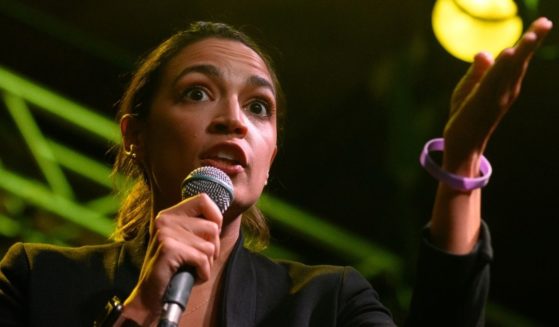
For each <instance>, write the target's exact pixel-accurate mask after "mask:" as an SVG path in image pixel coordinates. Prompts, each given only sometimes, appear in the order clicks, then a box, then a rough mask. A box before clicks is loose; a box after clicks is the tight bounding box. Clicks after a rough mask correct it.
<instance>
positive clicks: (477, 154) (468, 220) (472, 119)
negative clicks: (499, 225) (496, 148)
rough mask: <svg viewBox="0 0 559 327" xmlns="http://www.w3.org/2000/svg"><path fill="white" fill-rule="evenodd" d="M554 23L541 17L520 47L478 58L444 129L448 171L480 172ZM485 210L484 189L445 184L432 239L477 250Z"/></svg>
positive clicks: (454, 248) (446, 246) (460, 250)
mask: <svg viewBox="0 0 559 327" xmlns="http://www.w3.org/2000/svg"><path fill="white" fill-rule="evenodd" d="M551 27H552V24H551V22H550V21H549V20H547V19H546V18H540V19H538V20H536V21H535V22H534V23H533V24H532V25H531V26H530V28H529V29H528V31H527V32H526V33H525V34H524V35H523V37H522V38H521V39H520V40H519V42H518V43H517V45H516V46H515V47H513V48H510V49H506V50H504V51H503V52H502V53H501V54H500V55H499V56H498V57H497V58H496V59H495V60H493V59H492V58H491V56H490V55H488V54H486V53H480V54H478V55H477V56H476V57H475V60H474V63H473V64H472V66H471V67H470V69H469V70H468V72H467V73H466V75H465V76H464V77H463V78H462V80H461V81H460V83H459V84H458V86H457V87H456V89H455V91H454V93H453V96H452V100H451V111H450V119H449V121H448V123H447V125H446V126H445V130H444V139H445V143H446V144H445V151H444V156H443V163H442V165H443V169H444V170H446V171H447V172H450V173H453V174H456V175H461V176H464V177H476V176H477V175H478V172H479V160H480V158H481V156H482V155H483V152H484V150H485V148H486V146H487V143H488V142H489V139H490V137H491V135H492V133H493V131H494V130H495V129H496V127H497V126H498V124H499V122H500V121H501V119H502V118H503V117H504V115H505V114H506V113H507V112H508V110H509V108H510V107H511V105H512V104H513V103H514V101H515V100H516V98H517V97H518V95H519V92H520V86H521V84H522V80H523V78H524V75H525V74H526V70H527V68H528V64H529V62H530V59H531V58H532V56H533V54H534V51H535V50H536V49H537V48H538V46H539V45H540V44H541V41H542V40H543V39H544V38H545V36H546V35H547V33H548V32H549V30H550V29H551ZM480 212H481V190H480V189H476V190H472V191H469V192H464V191H458V190H454V189H452V188H450V187H449V186H448V185H446V184H444V183H439V186H438V190H437V194H436V198H435V204H434V208H433V215H432V218H431V221H430V239H431V242H433V244H434V245H436V246H437V247H439V248H440V249H442V250H445V251H448V252H450V253H454V254H467V253H469V252H471V251H472V249H473V248H474V246H475V244H476V243H477V241H478V238H479V230H480V221H481V218H480V216H481V214H480Z"/></svg>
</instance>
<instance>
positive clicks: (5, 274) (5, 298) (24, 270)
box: [0, 243, 29, 327]
mask: <svg viewBox="0 0 559 327" xmlns="http://www.w3.org/2000/svg"><path fill="white" fill-rule="evenodd" d="M28 272H29V263H28V260H27V256H26V254H25V249H24V246H23V244H22V243H16V244H14V245H12V246H11V247H10V249H9V250H8V252H7V253H6V254H5V255H4V257H3V258H2V261H0V326H7V327H8V326H24V325H25V321H26V320H25V317H26V314H25V297H26V293H27V290H26V285H27V282H26V281H27V279H28Z"/></svg>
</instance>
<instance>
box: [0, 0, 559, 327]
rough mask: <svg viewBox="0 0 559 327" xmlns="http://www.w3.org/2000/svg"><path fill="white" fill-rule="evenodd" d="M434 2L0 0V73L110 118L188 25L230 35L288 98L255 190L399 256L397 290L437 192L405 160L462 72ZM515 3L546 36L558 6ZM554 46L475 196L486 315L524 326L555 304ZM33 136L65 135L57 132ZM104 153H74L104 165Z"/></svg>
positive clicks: (535, 70) (530, 79)
mask: <svg viewBox="0 0 559 327" xmlns="http://www.w3.org/2000/svg"><path fill="white" fill-rule="evenodd" d="M433 4H434V1H419V0H401V1H386V0H385V1H382V0H369V1H365V0H363V1H295V0H289V1H278V0H275V1H256V0H254V1H249V0H245V1H223V2H219V1H208V0H196V1H187V0H183V1H177V0H165V1H134V0H122V1H121V0H112V1H106V0H95V1H91V0H86V1H71V0H57V1H29V0H27V1H24V0H21V1H12V0H9V1H3V4H0V9H1V11H0V36H1V44H2V45H1V50H0V65H2V66H4V67H7V68H9V69H11V70H13V71H15V72H18V73H20V74H22V75H24V76H27V77H28V78H30V79H32V80H35V81H37V82H39V83H40V84H42V85H45V86H47V87H48V88H50V89H54V90H57V91H58V92H59V93H62V94H64V95H65V96H67V97H69V98H71V99H74V100H76V101H77V102H80V103H82V104H85V105H87V106H89V107H91V108H95V109H96V110H98V112H99V113H100V114H102V115H105V116H107V117H113V116H114V113H115V110H114V103H115V102H116V101H117V100H118V99H119V97H120V95H121V92H122V91H123V89H124V87H125V85H126V82H127V81H128V77H129V74H130V72H131V71H132V68H133V63H134V62H135V60H136V59H137V58H138V57H139V56H140V55H142V54H145V53H146V52H147V51H148V50H150V49H151V48H153V47H155V46H156V45H157V44H158V43H159V42H160V41H162V40H163V39H164V38H166V37H167V36H169V35H170V34H171V33H172V32H174V31H176V30H178V29H181V28H183V27H185V26H187V25H188V23H189V22H192V21H194V20H215V21H223V22H227V23H230V24H232V25H234V26H237V27H242V28H243V29H244V30H245V31H247V32H248V34H250V35H251V36H253V37H255V38H256V39H257V40H258V41H259V42H261V43H262V44H263V45H264V47H265V48H267V49H268V50H269V52H270V53H271V54H272V57H273V58H274V61H275V64H276V68H277V71H278V74H279V77H280V80H281V81H282V83H283V87H284V89H285V91H286V94H287V103H288V114H287V120H286V123H285V131H284V134H283V136H282V142H281V147H280V153H279V157H278V158H277V160H276V163H275V165H274V167H273V172H272V174H271V175H272V180H271V183H270V185H269V188H268V191H269V192H270V193H272V194H274V195H276V196H277V197H279V198H281V199H284V200H286V201H289V202H290V203H292V204H294V205H296V206H298V207H300V208H303V209H305V210H308V211H309V212H312V213H313V214H316V215H318V216H320V217H321V218H322V219H324V220H327V221H330V222H333V223H335V224H338V225H340V226H342V227H343V228H345V229H347V230H350V231H352V232H354V233H356V234H357V235H360V236H363V237H365V238H367V239H371V240H374V241H375V242H377V243H379V244H382V245H383V246H384V247H386V248H387V249H389V250H391V251H393V252H395V253H397V254H398V255H400V256H401V257H402V258H404V259H405V262H406V263H407V266H406V274H405V275H406V278H408V279H410V278H411V276H412V275H413V262H414V259H415V254H416V250H417V243H418V237H419V234H418V233H419V230H420V229H421V226H423V225H424V224H425V222H426V221H427V220H428V217H429V215H430V208H431V204H432V200H433V197H434V191H435V186H436V183H435V182H434V181H433V180H432V179H431V178H430V177H428V176H427V174H426V173H425V172H424V171H423V170H422V169H421V168H420V167H419V165H418V162H417V157H418V154H419V150H420V149H421V146H422V145H423V144H424V142H425V141H426V140H428V139H430V138H432V137H437V136H440V135H441V131H442V127H443V126H444V122H445V120H446V118H447V109H448V105H447V103H448V101H449V97H450V94H451V91H452V89H453V87H454V85H455V83H456V82H457V81H458V79H459V78H460V76H461V75H462V74H463V72H465V70H466V69H467V64H466V63H463V62H461V61H459V60H457V59H454V58H452V57H451V56H450V55H449V54H447V53H446V52H445V51H444V50H443V49H442V48H441V46H440V45H439V44H438V43H437V41H436V39H435V38H434V36H433V33H432V30H431V25H430V23H431V22H430V19H431V17H430V15H431V10H432V7H433ZM519 5H520V8H521V14H522V15H523V17H524V18H525V22H526V20H527V19H530V18H531V17H534V15H535V14H539V15H545V16H548V17H549V18H551V19H552V20H556V22H557V23H559V19H558V18H559V2H557V1H554V0H547V1H545V0H541V1H539V6H538V8H537V12H534V11H528V10H526V8H525V7H524V6H523V3H522V2H519ZM45 26H50V27H49V28H45ZM558 34H559V33H558V30H557V29H556V30H554V31H553V32H552V34H551V35H550V37H549V38H548V40H547V41H546V43H545V46H546V49H545V51H542V52H541V53H540V55H538V56H537V57H536V58H535V59H534V61H533V64H532V67H531V69H530V71H529V73H528V75H527V77H526V82H525V85H524V89H523V94H522V96H521V98H520V99H519V101H518V102H517V103H516V104H515V105H514V107H513V109H512V110H511V113H510V115H508V116H507V117H506V118H505V120H504V121H503V123H502V126H501V127H500V128H499V129H498V131H497V132H496V134H495V136H494V138H493V140H492V142H491V143H490V145H489V148H488V150H487V153H486V156H487V157H488V158H489V159H490V161H491V163H492V165H493V168H494V175H493V177H492V179H491V182H490V184H489V186H487V188H486V189H485V190H484V194H483V197H484V206H483V216H484V218H485V219H486V221H487V222H488V224H489V226H490V228H491V231H492V236H493V244H494V249H495V253H496V256H495V261H494V263H493V265H492V288H491V295H490V297H491V301H492V303H495V304H496V305H499V306H503V307H506V308H508V309H510V310H512V312H515V313H517V314H519V315H521V316H524V317H526V318H528V319H529V320H530V321H532V322H534V323H535V324H536V325H552V322H553V321H554V320H553V319H552V316H553V315H554V314H555V315H556V313H555V312H554V310H555V307H556V304H557V300H556V299H555V292H556V291H557V281H556V276H557V275H558V272H559V271H558V270H559V269H558V266H559V265H558V264H557V262H556V261H557V259H556V258H557V255H556V250H557V248H558V247H557V235H556V230H557V227H559V225H558V222H557V220H558V219H559V214H558V213H557V211H558V209H559V205H558V204H557V195H558V192H557V186H556V185H557V184H558V183H559V173H558V172H557V164H558V163H559V158H558V157H559V147H558V146H557V139H558V137H559V128H558V127H557V124H558V122H559V111H558V110H557V105H556V97H557V91H558V83H557V76H559V59H558V57H557V56H556V55H555V54H556V53H557V52H558V51H557V46H558V41H559V36H558ZM44 128H45V129H47V130H49V129H50V131H51V133H53V134H55V135H57V136H58V137H59V138H65V137H66V136H65V134H64V133H63V132H61V131H59V130H58V127H57V126H56V125H55V124H52V125H49V124H48V122H47V123H44ZM70 142H74V143H76V144H77V145H78V146H79V144H80V139H79V138H77V139H75V140H73V141H70ZM105 150H106V149H105V148H104V147H103V145H94V146H89V147H88V148H86V149H84V151H88V152H90V153H91V154H92V155H94V156H97V157H99V158H101V160H108V161H110V158H107V157H106V156H105ZM2 155H3V156H4V155H5V154H2ZM4 159H5V158H3V160H4ZM21 164H22V165H25V164H26V163H25V162H21ZM272 233H273V235H274V242H277V243H279V244H287V245H289V246H291V247H294V246H297V245H298V244H301V247H300V248H298V249H297V250H298V251H300V252H301V253H302V257H303V258H305V261H307V262H310V263H330V264H345V262H344V260H343V258H339V257H337V256H336V255H334V254H329V253H324V252H321V251H320V249H319V248H313V247H308V246H307V245H303V244H304V240H301V239H300V238H298V237H297V236H292V235H289V234H288V233H286V232H285V231H284V230H282V229H281V228H279V227H278V228H275V229H274V226H273V225H272ZM0 253H1V252H0ZM410 280H411V279H410ZM380 288H381V289H382V286H381V287H380ZM387 292H388V293H389V294H388V296H390V290H387Z"/></svg>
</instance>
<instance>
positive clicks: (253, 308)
mask: <svg viewBox="0 0 559 327" xmlns="http://www.w3.org/2000/svg"><path fill="white" fill-rule="evenodd" d="M144 243H145V242H144V241H143V240H140V239H137V240H133V241H127V242H118V243H112V244H106V245H96V246H85V247H80V248H64V247H57V246H52V245H45V244H22V243H17V244H14V245H13V246H12V247H11V248H10V250H9V251H8V252H7V253H6V255H5V256H4V258H3V259H2V261H1V262H0V326H91V325H92V322H93V321H94V319H95V318H96V317H97V315H99V313H100V312H102V311H103V308H104V306H105V304H106V303H107V300H108V299H109V298H110V297H112V296H113V295H117V296H119V297H120V298H121V299H124V298H126V297H127V296H128V294H129V293H130V292H131V291H132V289H133V287H134V285H135V284H136V281H137V278H138V275H139V272H140V268H141V265H142V261H143V256H144V251H145V244H144ZM241 244H242V236H241V237H240V238H239V241H238V242H237V245H236V246H235V249H234V250H233V252H232V254H231V257H230V259H229V261H228V263H227V266H226V268H225V269H226V270H225V273H224V277H223V278H224V280H223V291H222V292H223V293H222V298H221V303H220V305H221V309H220V310H221V314H220V326H239V327H241V326H242V327H247V326H321V327H322V326H394V325H395V324H394V322H393V320H392V317H391V314H390V312H389V310H388V309H387V308H385V307H384V306H383V305H382V304H381V302H380V300H379V297H378V295H377V293H376V291H375V290H374V289H373V288H372V287H371V285H370V284H369V282H368V281H367V280H366V279H365V278H363V277H362V276H361V275H360V274H359V273H358V272H357V271H356V270H355V269H353V268H350V267H337V266H306V265H303V264H300V263H296V262H291V261H274V260H270V259H268V258H266V257H264V256H262V255H259V254H256V253H253V252H250V251H248V250H246V249H245V248H244V247H243V246H242V245H241ZM491 257H492V251H491V247H490V241H489V233H488V230H487V228H486V226H485V225H484V226H483V228H482V236H481V238H480V242H479V244H478V246H477V248H476V250H475V251H474V252H472V253H471V254H469V255H465V256H453V255H449V254H446V253H443V252H441V251H439V250H437V249H436V248H434V247H432V246H431V245H430V244H429V243H428V241H427V240H426V239H425V240H424V241H423V243H422V245H421V250H420V260H419V267H418V279H417V280H418V283H417V285H416V287H415V289H414V296H413V299H412V305H411V308H410V314H409V317H408V322H407V325H410V326H411V325H413V326H481V325H483V308H484V305H485V301H486V297H487V291H488V282H489V265H488V263H489V261H490V260H491Z"/></svg>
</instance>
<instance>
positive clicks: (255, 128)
mask: <svg viewBox="0 0 559 327" xmlns="http://www.w3.org/2000/svg"><path fill="white" fill-rule="evenodd" d="M550 29H551V23H550V22H549V21H548V20H547V19H545V18H541V19H539V20H537V21H535V22H534V23H533V24H532V26H531V27H530V29H529V31H528V32H527V33H526V34H525V35H524V36H523V38H522V39H521V40H520V41H519V43H518V44H517V46H516V47H514V48H512V49H507V50H505V51H504V52H503V53H502V54H501V55H500V56H499V57H498V58H497V59H496V60H495V62H494V61H493V59H492V58H491V57H490V56H489V55H487V54H483V53H482V54H479V55H477V56H476V58H475V61H474V63H473V64H472V67H471V68H470V70H469V71H468V72H467V74H466V75H465V77H464V78H463V79H462V80H461V82H460V83H459V85H458V86H457V88H456V91H455V92H454V94H453V97H452V103H451V116H450V120H449V122H448V124H447V125H446V128H445V131H444V141H445V143H446V144H445V149H444V159H443V163H442V170H441V169H440V168H439V170H438V171H439V175H437V174H435V176H438V178H440V179H441V182H440V183H439V187H438V190H437V195H436V200H435V204H434V210H433V216H432V219H431V221H430V224H429V227H428V228H426V231H425V240H424V242H423V244H422V250H421V251H422V252H421V255H420V266H419V270H418V274H419V275H418V278H417V279H418V283H417V286H416V288H415V290H414V298H413V301H412V307H411V308H410V315H409V317H408V323H409V324H410V325H420V326H423V325H429V326H434V325H445V326H461V325H463V326H474V325H481V324H483V307H484V304H485V299H486V296H487V289H488V278H489V276H488V262H489V261H490V258H491V249H490V244H489V239H488V231H487V229H486V228H485V227H484V225H483V224H482V223H481V219H480V194H481V191H480V189H479V185H473V186H471V185H466V186H465V187H464V186H463V185H462V186H460V185H457V184H456V183H460V182H464V181H466V182H471V180H469V179H466V180H465V179H464V178H473V177H477V176H478V172H479V171H480V162H483V161H481V159H483V157H482V154H483V151H484V149H485V147H486V144H487V142H488V140H489V138H490V136H491V134H492V132H493V131H494V129H495V128H496V126H497V125H498V123H499V121H500V119H501V118H502V117H503V116H504V114H506V112H507V110H508V108H509V107H510V106H511V104H512V103H513V102H514V100H515V99H516V97H517V96H518V92H519V89H520V83H521V81H522V78H523V76H524V74H525V72H526V69H527V65H528V62H529V60H530V58H531V56H532V54H533V52H534V51H535V50H536V48H537V46H538V45H539V43H540V42H541V40H542V39H543V38H544V37H545V35H546V34H547V32H548V31H549V30H550ZM283 110H284V108H283V101H282V94H281V88H280V85H279V83H278V81H277V78H276V76H275V74H274V72H273V70H272V68H271V65H270V61H269V60H268V58H267V57H266V56H265V55H264V54H263V53H262V52H261V51H260V50H259V49H258V47H257V46H256V45H255V44H254V43H253V42H252V41H250V39H248V38H247V37H246V36H245V35H243V34H241V33H240V32H238V31H236V30H234V29H232V28H230V27H229V26H226V25H223V24H214V23H203V22H201V23H196V24H193V25H192V26H191V28H190V30H188V31H184V32H180V33H178V34H176V35H174V36H173V37H171V38H170V39H169V40H167V41H166V42H164V43H163V44H162V45H161V46H160V47H158V48H157V49H156V50H154V51H153V52H152V53H151V54H150V55H149V56H148V57H147V58H146V60H145V61H144V62H143V63H142V64H141V65H140V67H139V69H138V71H137V72H136V74H135V76H134V77H133V79H132V81H131V84H130V86H129V88H128V90H127V91H126V93H125V95H124V97H123V99H122V101H121V104H120V112H119V116H118V118H119V119H120V126H121V131H122V136H123V146H122V148H121V149H120V152H119V154H118V156H117V161H116V163H115V170H116V171H121V172H124V173H126V174H128V175H129V176H131V177H132V178H134V179H135V181H136V184H135V186H134V187H133V189H132V191H131V193H130V194H129V195H128V198H127V199H126V200H125V203H124V204H123V206H122V208H121V211H120V213H119V217H118V226H117V230H116V232H115V235H114V236H115V242H114V243H112V244H108V245H100V246H90V247H82V248H71V249H68V248H59V247H53V246H49V245H32V244H25V245H23V244H16V245H14V246H12V248H11V249H10V251H9V252H8V253H7V254H6V256H5V257H4V258H3V260H2V262H1V265H0V325H2V326H19V325H29V326H34V325H41V326H45V325H71V326H74V325H91V324H92V322H93V321H94V319H96V317H97V316H98V314H100V313H101V314H102V313H103V312H104V309H103V308H104V307H105V303H107V301H108V300H109V299H112V298H113V296H115V295H116V296H118V297H119V298H120V299H124V301H123V307H122V310H112V313H111V314H110V319H105V318H106V317H103V318H101V320H103V319H105V320H104V321H105V324H106V325H115V326H121V325H140V326H153V325H157V323H158V321H159V319H160V317H161V310H162V309H161V306H162V298H163V295H164V293H165V290H166V288H167V285H168V282H169V280H170V279H171V278H172V276H173V275H174V274H175V272H176V271H177V270H178V269H179V268H180V267H184V266H189V267H193V269H194V270H195V274H196V277H197V283H196V285H195V286H194V288H193V289H192V294H191V296H190V298H189V300H188V303H187V306H186V308H185V310H184V312H183V314H182V316H181V319H180V325H181V326H187V325H189V326H216V325H227V326H254V325H258V326H305V325H313V326H329V325H331V326H334V325H335V326H338V325H339V326H363V325H368V326H392V325H394V322H393V320H392V317H391V315H390V312H389V311H388V310H387V309H386V308H385V307H384V306H383V305H382V304H381V302H380V300H379V298H378V295H377V293H376V292H375V291H374V289H373V288H372V287H371V286H370V285H369V284H368V282H367V281H366V280H365V279H364V278H363V277H362V276H360V275H359V273H357V272H356V271H355V270H353V269H351V268H342V267H331V266H320V267H316V266H314V267H310V266H305V265H302V264H299V263H294V262H283V261H282V262H278V261H271V260H269V259H267V258H265V257H263V256H260V255H258V254H257V253H253V252H250V251H247V250H246V249H245V248H244V247H243V246H242V243H243V242H244V243H248V244H249V246H251V245H252V246H253V247H258V245H261V244H264V243H265V242H266V240H267V235H268V231H267V228H266V227H265V223H264V222H263V220H262V218H261V216H260V215H259V214H258V211H257V210H256V209H255V208H254V204H255V203H256V201H257V200H258V198H259V196H260V194H261V193H262V190H263V188H264V186H265V185H266V181H267V178H268V171H269V169H270V166H271V164H272V162H273V160H274V157H275V155H276V151H277V146H276V138H277V121H278V116H281V112H282V111H283ZM207 165H209V166H214V167H217V168H219V169H221V170H223V171H224V172H225V173H226V174H227V175H228V176H229V177H230V178H231V180H232V183H233V186H234V201H233V203H232V204H231V206H230V207H229V208H228V209H227V211H226V212H225V213H224V214H223V215H222V214H221V212H220V210H219V208H218V207H217V206H216V204H215V203H213V202H212V200H211V199H210V198H209V197H208V196H207V195H205V194H203V193H202V194H199V195H196V196H193V197H189V198H186V199H184V200H183V199H181V191H180V184H181V182H182V180H183V179H184V177H185V176H186V175H187V174H188V173H189V172H190V171H192V170H193V169H195V168H198V167H200V166H207ZM430 167H431V169H437V168H436V167H435V168H433V167H432V166H430ZM482 168H483V167H482ZM482 171H483V169H482ZM466 189H467V190H466ZM241 227H242V228H241ZM241 229H242V230H243V232H241ZM109 311H110V310H109ZM115 311H119V312H117V313H116V314H115ZM113 318H114V319H113ZM108 320H111V321H110V322H108Z"/></svg>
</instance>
